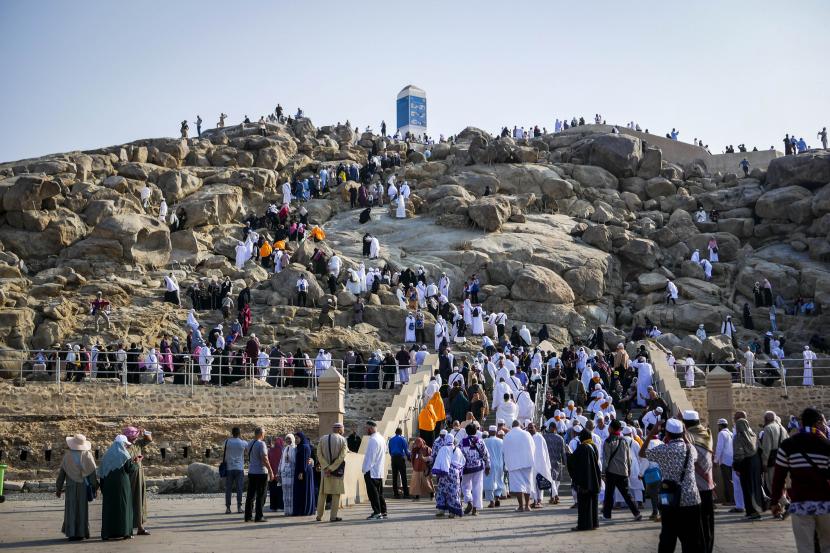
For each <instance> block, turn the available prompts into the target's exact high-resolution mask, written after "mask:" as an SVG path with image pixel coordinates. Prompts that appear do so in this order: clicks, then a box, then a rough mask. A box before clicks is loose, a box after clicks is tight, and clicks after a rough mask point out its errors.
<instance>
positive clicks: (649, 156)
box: [637, 147, 663, 179]
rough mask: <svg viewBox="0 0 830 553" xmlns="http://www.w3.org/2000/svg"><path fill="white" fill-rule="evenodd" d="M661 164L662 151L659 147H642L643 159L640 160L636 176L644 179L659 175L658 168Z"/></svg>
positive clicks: (660, 167)
mask: <svg viewBox="0 0 830 553" xmlns="http://www.w3.org/2000/svg"><path fill="white" fill-rule="evenodd" d="M662 166H663V152H661V151H660V149H659V148H651V147H648V148H645V149H643V159H641V160H640V168H639V169H638V171H637V176H638V177H642V178H644V179H651V178H654V177H657V176H660V169H662Z"/></svg>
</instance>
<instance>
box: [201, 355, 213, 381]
mask: <svg viewBox="0 0 830 553" xmlns="http://www.w3.org/2000/svg"><path fill="white" fill-rule="evenodd" d="M211 363H213V355H211V354H210V348H208V347H207V346H202V347H201V348H200V349H199V372H200V373H201V378H202V382H207V381H209V380H210V370H211Z"/></svg>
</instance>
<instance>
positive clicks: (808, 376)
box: [801, 349, 816, 386]
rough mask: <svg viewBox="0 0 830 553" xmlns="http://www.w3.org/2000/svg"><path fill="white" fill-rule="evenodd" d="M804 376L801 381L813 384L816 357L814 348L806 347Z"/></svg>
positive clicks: (809, 384) (805, 383)
mask: <svg viewBox="0 0 830 553" xmlns="http://www.w3.org/2000/svg"><path fill="white" fill-rule="evenodd" d="M803 358H804V378H803V380H802V382H801V384H802V385H803V386H813V385H814V382H813V361H814V360H815V359H816V353H815V352H814V351H812V350H809V349H805V350H804V354H803Z"/></svg>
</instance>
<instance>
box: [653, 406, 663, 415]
mask: <svg viewBox="0 0 830 553" xmlns="http://www.w3.org/2000/svg"><path fill="white" fill-rule="evenodd" d="M654 412H655V413H657V414H658V415H662V414H663V408H662V407H658V408H657V409H655V410H654Z"/></svg>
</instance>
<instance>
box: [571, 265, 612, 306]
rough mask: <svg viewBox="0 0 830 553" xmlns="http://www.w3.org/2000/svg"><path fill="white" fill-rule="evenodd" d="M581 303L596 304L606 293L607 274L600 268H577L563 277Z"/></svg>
mask: <svg viewBox="0 0 830 553" xmlns="http://www.w3.org/2000/svg"><path fill="white" fill-rule="evenodd" d="M562 276H563V278H564V279H565V282H567V283H568V285H569V286H570V287H571V290H573V292H574V294H576V297H577V298H578V299H579V301H580V302H594V301H597V300H598V299H600V298H601V297H602V295H603V294H604V293H605V273H604V272H603V270H602V269H600V268H599V267H591V266H587V265H586V266H584V267H576V268H574V269H570V270H568V271H565V273H564V274H563V275H562Z"/></svg>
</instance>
